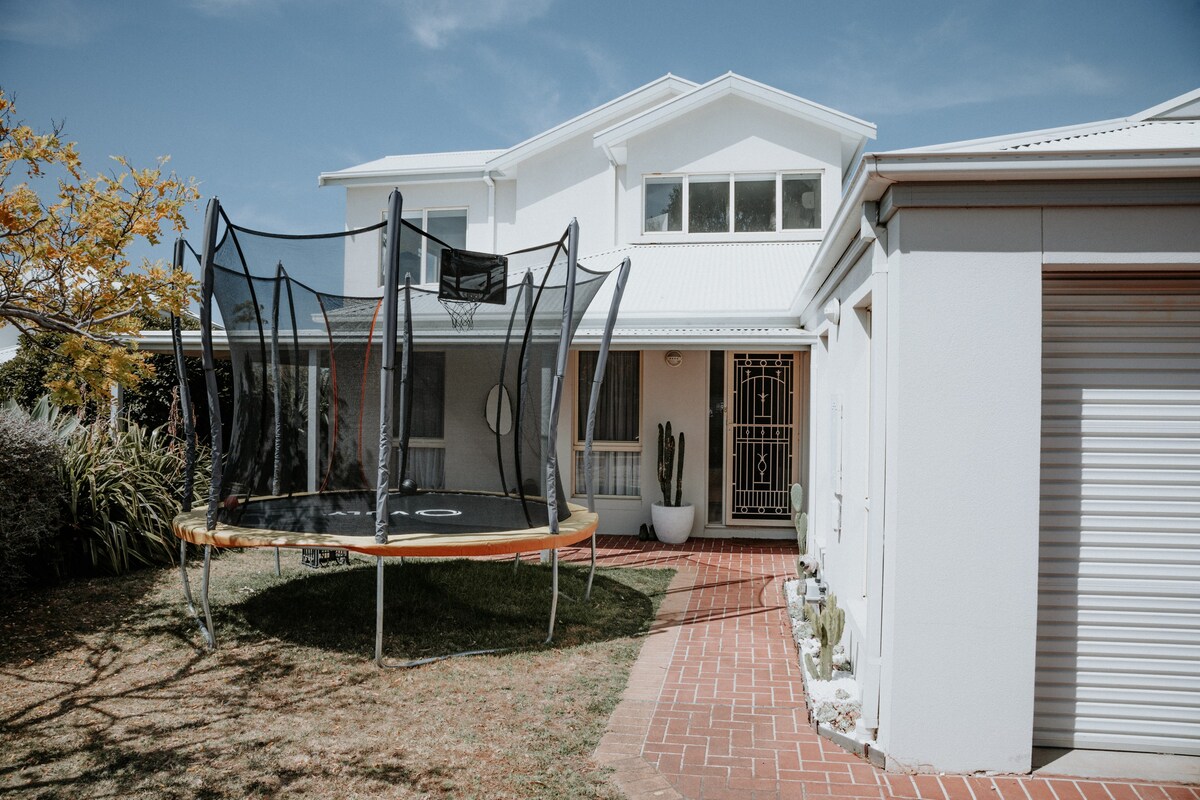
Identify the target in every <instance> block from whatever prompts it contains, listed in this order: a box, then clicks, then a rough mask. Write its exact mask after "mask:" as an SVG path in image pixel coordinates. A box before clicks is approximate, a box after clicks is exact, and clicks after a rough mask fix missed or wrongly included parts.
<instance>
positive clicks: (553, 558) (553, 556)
mask: <svg viewBox="0 0 1200 800" xmlns="http://www.w3.org/2000/svg"><path fill="white" fill-rule="evenodd" d="M557 613H558V548H555V549H553V550H551V551H550V632H549V633H548V634H547V635H546V644H550V642H552V641H554V617H555V615H556V614H557Z"/></svg>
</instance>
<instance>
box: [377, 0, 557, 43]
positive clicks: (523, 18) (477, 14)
mask: <svg viewBox="0 0 1200 800" xmlns="http://www.w3.org/2000/svg"><path fill="white" fill-rule="evenodd" d="M393 2H394V4H395V6H396V7H397V8H398V9H399V11H400V13H401V14H402V16H403V17H404V22H405V24H406V25H407V26H408V29H409V31H410V32H411V33H412V35H413V36H414V37H415V38H416V40H417V41H418V42H420V44H421V45H422V46H424V47H427V48H429V49H431V50H438V49H440V48H442V47H445V46H446V44H447V43H449V41H450V40H451V39H453V38H454V37H455V36H457V35H458V34H461V33H467V32H472V31H484V30H489V29H493V28H495V29H501V28H505V27H512V26H520V25H524V24H525V23H527V22H529V21H531V20H534V19H537V18H538V17H540V16H542V15H544V14H545V13H546V12H547V11H548V10H549V9H550V6H551V5H552V4H553V2H554V0H393Z"/></svg>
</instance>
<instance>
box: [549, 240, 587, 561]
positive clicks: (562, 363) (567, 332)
mask: <svg viewBox="0 0 1200 800" xmlns="http://www.w3.org/2000/svg"><path fill="white" fill-rule="evenodd" d="M578 257H579V220H575V219H573V220H571V224H570V225H569V226H567V281H566V295H565V296H564V297H563V310H562V329H561V330H560V331H559V339H558V359H557V361H556V362H555V364H554V383H553V385H552V386H551V389H550V424H549V425H548V426H547V429H546V451H545V452H546V509H547V511H548V516H549V517H550V520H549V522H550V532H551V533H558V411H559V408H558V407H559V404H560V403H561V402H562V390H563V376H564V375H565V374H566V371H567V353H568V351H569V350H570V348H571V318H572V317H573V316H574V310H575V309H574V306H575V269H576V259H577V258H578ZM555 559H556V562H557V556H556V557H555ZM556 574H557V573H556Z"/></svg>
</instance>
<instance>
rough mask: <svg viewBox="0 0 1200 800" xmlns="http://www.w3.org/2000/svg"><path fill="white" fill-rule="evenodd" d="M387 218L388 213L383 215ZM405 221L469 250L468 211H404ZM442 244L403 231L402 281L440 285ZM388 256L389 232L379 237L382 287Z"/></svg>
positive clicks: (380, 282) (452, 244)
mask: <svg viewBox="0 0 1200 800" xmlns="http://www.w3.org/2000/svg"><path fill="white" fill-rule="evenodd" d="M383 218H384V219H385V220H386V219H387V212H386V211H384V212H383ZM402 218H403V219H404V221H406V222H411V223H412V224H413V225H415V226H417V227H418V228H420V229H421V230H423V231H426V232H427V233H429V234H430V235H431V236H436V237H437V238H438V239H441V240H442V241H443V242H445V243H446V244H448V245H450V246H451V247H454V248H456V249H463V250H465V249H466V247H467V209H465V208H426V209H412V210H407V209H406V210H405V211H404V212H403V214H402ZM444 249H445V248H443V247H442V246H441V245H440V244H438V243H437V242H434V241H432V240H430V239H427V238H425V237H424V236H418V235H417V234H415V233H413V232H412V231H411V230H409V229H407V228H403V229H401V232H400V282H401V283H403V282H404V276H405V275H408V276H410V280H411V281H412V282H413V283H414V284H417V283H437V280H438V264H439V262H440V260H441V257H442V250H444ZM386 254H387V229H386V228H384V229H383V230H382V232H381V234H380V237H379V285H380V286H382V285H383V268H384V259H385V258H386Z"/></svg>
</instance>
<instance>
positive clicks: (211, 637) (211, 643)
mask: <svg viewBox="0 0 1200 800" xmlns="http://www.w3.org/2000/svg"><path fill="white" fill-rule="evenodd" d="M211 565H212V545H211V544H206V545H204V573H203V575H202V577H201V579H200V605H201V607H202V608H203V609H204V622H205V624H206V625H207V626H208V630H207V631H206V633H207V634H208V635H207V636H206V637H205V638H207V639H208V649H209V650H216V649H217V632H216V629H215V628H213V621H212V612H211V611H210V610H209V608H208V583H209V581H208V576H209V568H210V566H211Z"/></svg>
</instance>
